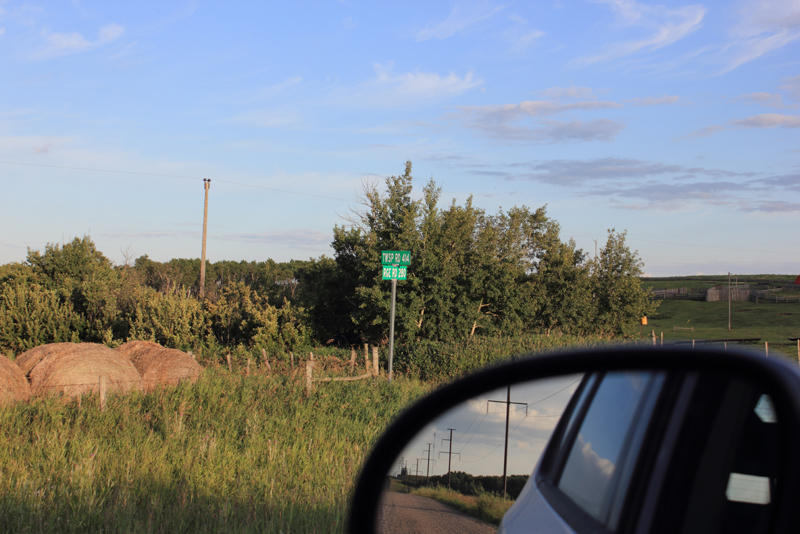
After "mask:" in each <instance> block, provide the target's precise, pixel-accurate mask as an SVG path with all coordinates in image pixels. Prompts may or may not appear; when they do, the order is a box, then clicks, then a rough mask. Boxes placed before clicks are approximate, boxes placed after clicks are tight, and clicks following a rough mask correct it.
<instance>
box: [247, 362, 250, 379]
mask: <svg viewBox="0 0 800 534" xmlns="http://www.w3.org/2000/svg"><path fill="white" fill-rule="evenodd" d="M247 376H250V358H247Z"/></svg>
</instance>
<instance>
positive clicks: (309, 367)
mask: <svg viewBox="0 0 800 534" xmlns="http://www.w3.org/2000/svg"><path fill="white" fill-rule="evenodd" d="M313 372H314V360H307V361H306V397H308V396H309V395H311V387H312V386H313V384H314V378H313V376H312V373H313Z"/></svg>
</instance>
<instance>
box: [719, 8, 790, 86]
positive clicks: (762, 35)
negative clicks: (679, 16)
mask: <svg viewBox="0 0 800 534" xmlns="http://www.w3.org/2000/svg"><path fill="white" fill-rule="evenodd" d="M739 20H740V22H739V24H737V25H736V26H735V27H734V28H733V29H732V31H731V36H732V41H731V42H730V43H728V44H727V45H726V46H725V48H724V49H723V51H722V58H723V62H724V67H723V69H722V72H723V73H725V72H730V71H732V70H734V69H736V68H737V67H740V66H741V65H744V64H745V63H747V62H749V61H753V60H754V59H757V58H759V57H761V56H763V55H764V54H767V53H769V52H771V51H773V50H777V49H779V48H782V47H784V46H786V45H788V44H790V43H792V42H794V41H797V40H798V39H800V3H799V2H797V1H796V0H747V1H745V2H743V3H742V4H741V8H740V9H739Z"/></svg>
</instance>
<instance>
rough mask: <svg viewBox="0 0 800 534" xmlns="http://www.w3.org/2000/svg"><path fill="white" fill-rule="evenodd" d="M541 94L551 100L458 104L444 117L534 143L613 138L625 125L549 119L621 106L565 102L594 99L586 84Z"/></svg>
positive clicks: (602, 103) (500, 136)
mask: <svg viewBox="0 0 800 534" xmlns="http://www.w3.org/2000/svg"><path fill="white" fill-rule="evenodd" d="M540 94H544V95H547V96H551V97H553V99H551V100H528V101H524V102H520V103H519V104H502V105H488V106H458V107H457V108H456V109H457V111H456V112H454V113H450V114H448V115H447V116H445V119H448V120H455V121H458V122H460V123H462V124H463V125H464V126H466V127H468V128H473V129H476V130H480V131H482V132H483V133H484V134H487V135H489V136H490V137H497V138H500V139H513V140H520V141H524V140H526V141H535V142H562V141H578V140H580V141H610V140H612V139H614V138H615V137H616V136H617V135H618V134H619V132H621V131H622V130H623V129H624V128H625V125H624V124H623V123H620V122H616V121H612V120H609V119H596V120H590V121H581V120H571V121H557V120H552V119H546V118H547V117H552V116H555V115H560V114H565V113H570V112H576V111H592V110H602V109H615V108H619V107H622V105H621V104H618V103H616V102H608V101H601V100H579V101H576V102H569V101H564V100H565V99H571V98H574V97H590V98H594V95H593V94H592V92H591V90H590V89H588V88H585V87H574V86H573V87H567V88H562V87H553V88H550V89H546V90H544V91H541V92H540Z"/></svg>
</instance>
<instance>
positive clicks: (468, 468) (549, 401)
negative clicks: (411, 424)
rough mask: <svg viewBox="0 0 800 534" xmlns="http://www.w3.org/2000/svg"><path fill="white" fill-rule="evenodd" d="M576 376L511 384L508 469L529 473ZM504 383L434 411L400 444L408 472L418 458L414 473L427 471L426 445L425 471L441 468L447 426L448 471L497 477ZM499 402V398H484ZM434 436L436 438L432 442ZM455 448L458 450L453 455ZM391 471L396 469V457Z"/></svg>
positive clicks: (577, 379)
mask: <svg viewBox="0 0 800 534" xmlns="http://www.w3.org/2000/svg"><path fill="white" fill-rule="evenodd" d="M581 378H582V375H571V376H561V377H556V378H551V379H547V380H536V381H530V382H523V383H519V384H514V385H512V386H511V402H518V403H527V405H528V406H527V415H526V407H525V405H524V404H512V405H511V407H510V411H509V446H508V474H509V475H511V474H515V475H530V474H531V472H532V471H533V468H534V467H535V465H536V463H537V462H538V460H539V457H540V456H541V454H542V452H543V451H544V448H545V446H546V445H547V442H548V441H549V439H550V435H551V434H552V432H553V430H554V429H555V427H556V425H557V424H558V421H559V418H560V416H561V413H562V412H563V410H564V409H565V407H566V405H567V403H568V402H569V399H570V398H571V397H572V394H573V393H574V392H575V390H576V389H577V387H578V385H579V383H580V380H581ZM507 393H508V392H507V388H502V389H498V390H495V391H491V392H489V393H487V394H483V395H478V396H476V397H474V398H472V399H469V400H467V401H465V402H464V403H462V404H460V405H459V406H457V407H455V408H453V409H451V410H449V411H447V412H446V413H445V414H443V415H441V416H439V417H438V418H436V419H435V420H434V421H432V422H431V423H430V424H428V425H426V426H425V428H424V429H423V430H422V431H420V432H419V433H418V434H417V435H416V436H415V437H414V438H413V439H411V440H410V441H409V443H408V445H406V447H405V449H404V451H403V453H402V458H403V461H404V462H405V466H406V467H407V468H408V470H409V473H410V474H412V475H414V474H416V471H415V469H414V468H415V464H417V459H419V464H418V466H416V467H418V469H419V474H420V475H421V476H424V475H426V474H427V471H428V461H427V457H428V452H427V451H428V444H429V443H431V448H430V451H431V453H430V458H431V462H430V474H431V476H435V475H443V474H446V473H447V460H448V453H449V451H450V444H449V443H448V441H447V440H448V439H449V437H450V431H449V430H448V429H450V428H452V429H454V431H453V443H452V451H453V457H452V462H451V469H452V471H463V472H466V473H470V474H472V475H492V476H498V475H502V473H503V444H504V438H505V423H506V405H505V401H506V398H507ZM489 401H501V402H491V403H490V402H489ZM434 435H435V440H436V442H435V443H434ZM457 453H458V454H457ZM395 465H396V466H397V467H396V468H395V469H394V470H393V472H392V474H396V473H398V472H399V470H400V462H399V459H398V462H395Z"/></svg>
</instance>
